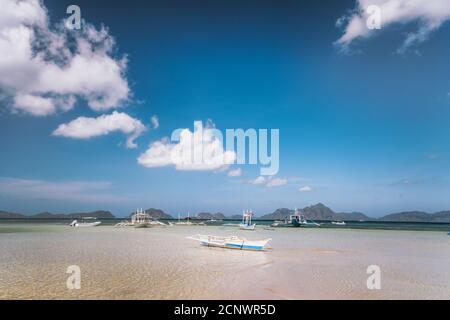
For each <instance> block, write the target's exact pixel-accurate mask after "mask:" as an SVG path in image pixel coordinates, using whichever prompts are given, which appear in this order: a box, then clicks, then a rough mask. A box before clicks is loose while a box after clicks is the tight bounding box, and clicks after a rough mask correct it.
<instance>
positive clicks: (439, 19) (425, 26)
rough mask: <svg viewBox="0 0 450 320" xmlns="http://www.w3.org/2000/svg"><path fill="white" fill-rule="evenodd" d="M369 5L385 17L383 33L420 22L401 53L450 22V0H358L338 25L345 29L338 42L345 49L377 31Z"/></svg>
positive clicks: (382, 27) (409, 34)
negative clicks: (392, 27)
mask: <svg viewBox="0 0 450 320" xmlns="http://www.w3.org/2000/svg"><path fill="white" fill-rule="evenodd" d="M369 6H377V7H378V8H379V9H380V14H381V31H382V30H383V29H384V28H386V27H387V26H390V25H394V24H401V25H407V24H410V23H415V22H417V23H418V24H419V27H418V30H417V31H416V32H410V33H408V34H407V35H406V38H405V40H404V41H403V43H402V45H401V46H400V47H399V48H398V50H397V51H398V53H403V52H405V51H406V50H407V49H408V48H409V47H411V46H413V45H416V44H419V43H421V42H424V41H426V40H427V39H428V37H429V36H430V34H431V33H432V32H433V31H435V30H437V29H439V28H440V27H441V26H442V24H443V23H444V22H446V21H447V20H449V19H450V0H432V1H430V0H357V2H356V7H355V8H354V9H353V10H351V11H350V12H349V14H347V15H344V16H342V17H340V18H339V19H338V21H337V23H336V25H337V26H338V27H339V26H345V28H344V34H343V35H342V36H341V37H340V38H339V39H338V40H337V41H336V42H335V44H336V45H338V46H339V47H341V48H342V49H343V50H347V49H348V46H349V45H350V44H351V43H352V42H353V41H354V40H356V39H359V38H367V37H370V36H372V35H373V34H374V33H375V32H377V30H374V29H369V28H368V27H367V24H366V22H367V19H368V17H369V14H368V13H367V12H366V10H367V8H368V7H369Z"/></svg>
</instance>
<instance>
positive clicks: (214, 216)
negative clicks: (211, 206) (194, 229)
mask: <svg viewBox="0 0 450 320" xmlns="http://www.w3.org/2000/svg"><path fill="white" fill-rule="evenodd" d="M195 218H196V219H203V220H211V219H215V220H222V219H226V218H227V217H225V215H224V214H223V213H221V212H217V213H209V212H200V213H199V214H197V215H196V216H195Z"/></svg>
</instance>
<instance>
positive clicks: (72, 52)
mask: <svg viewBox="0 0 450 320" xmlns="http://www.w3.org/2000/svg"><path fill="white" fill-rule="evenodd" d="M0 8H2V9H1V10H0V90H2V91H3V92H4V93H5V94H6V95H7V97H8V98H10V101H12V108H13V109H15V110H17V111H21V112H26V113H30V114H32V115H37V116H44V115H49V114H53V113H55V112H57V111H58V110H62V111H66V110H68V109H70V108H72V107H73V105H74V104H75V100H76V98H82V99H85V100H86V101H87V104H88V105H89V107H91V108H92V109H93V110H96V111H102V110H108V109H111V108H116V107H119V106H120V105H121V104H122V103H123V102H124V101H125V100H127V99H128V97H129V94H130V90H129V87H128V83H127V80H126V78H125V75H124V72H125V69H126V63H127V61H126V58H125V57H122V58H114V57H113V56H112V52H113V49H114V47H115V43H114V40H113V39H112V37H111V36H110V35H109V34H108V31H107V29H106V28H104V27H102V28H101V29H100V30H97V29H95V27H93V26H92V25H89V24H87V23H84V24H83V26H82V29H81V30H75V31H71V30H68V29H66V28H65V27H64V24H63V23H60V24H58V25H57V26H54V27H51V26H50V22H49V17H48V15H47V10H46V8H45V7H44V5H43V4H42V2H41V1H38V0H0ZM69 48H70V49H69ZM68 102H70V103H68Z"/></svg>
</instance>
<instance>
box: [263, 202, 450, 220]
mask: <svg viewBox="0 0 450 320" xmlns="http://www.w3.org/2000/svg"><path fill="white" fill-rule="evenodd" d="M300 210H301V211H302V212H303V214H304V215H305V218H306V219H308V220H344V221H360V220H362V221H392V222H448V223H450V211H440V212H436V213H426V212H421V211H411V212H399V213H393V214H388V215H386V216H384V217H381V218H379V219H375V218H370V217H368V216H366V215H365V214H364V213H361V212H334V211H333V210H331V209H330V208H328V207H327V206H325V205H324V204H322V203H318V204H316V205H313V206H309V207H305V208H303V209H300ZM292 213H294V210H291V209H286V208H280V209H277V210H275V211H274V212H273V213H269V214H266V215H263V216H262V217H260V218H259V219H261V220H282V219H284V218H285V217H286V216H289V215H290V214H292Z"/></svg>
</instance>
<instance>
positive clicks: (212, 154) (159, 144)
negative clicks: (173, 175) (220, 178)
mask: <svg viewBox="0 0 450 320" xmlns="http://www.w3.org/2000/svg"><path fill="white" fill-rule="evenodd" d="M235 159H236V154H235V152H233V151H226V150H224V148H223V141H222V139H221V134H220V131H218V130H216V129H215V128H214V124H213V123H212V122H208V123H207V124H206V126H205V127H204V128H203V124H202V122H200V121H196V122H194V132H192V131H190V130H189V129H180V130H179V131H177V134H175V135H172V141H170V140H169V139H168V138H164V139H162V140H158V141H155V142H153V143H151V144H150V146H149V148H148V149H147V150H146V151H145V152H144V153H143V154H141V155H140V156H139V158H138V159H137V160H138V163H139V164H140V165H142V166H144V167H147V168H155V167H165V166H174V167H175V168H176V169H177V170H197V171H208V170H212V171H217V170H223V169H225V168H227V167H228V166H229V165H230V164H231V163H233V162H234V161H235Z"/></svg>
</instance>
